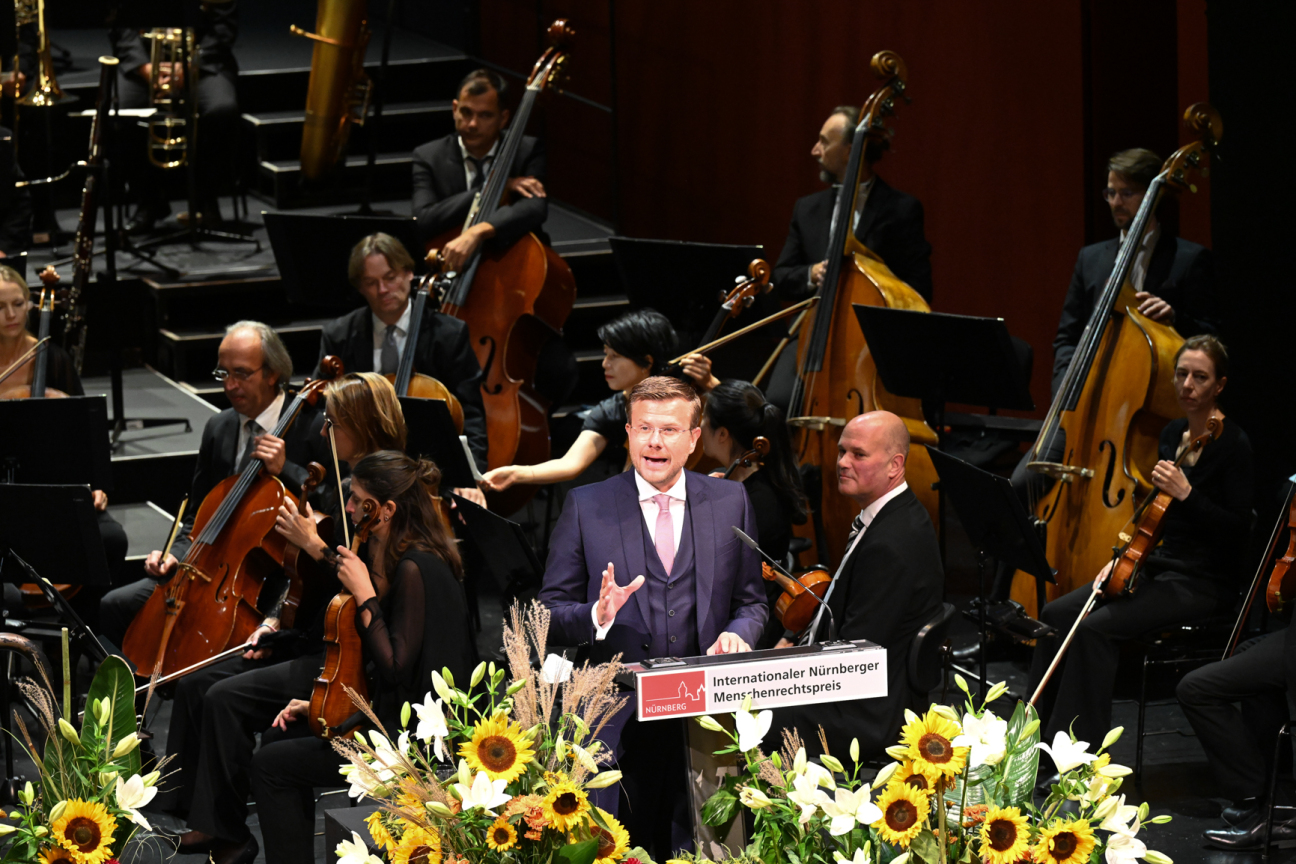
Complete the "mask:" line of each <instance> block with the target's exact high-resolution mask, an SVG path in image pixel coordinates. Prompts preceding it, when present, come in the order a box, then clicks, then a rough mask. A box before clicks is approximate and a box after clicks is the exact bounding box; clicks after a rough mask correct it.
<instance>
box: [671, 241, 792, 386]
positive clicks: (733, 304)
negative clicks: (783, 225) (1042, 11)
mask: <svg viewBox="0 0 1296 864" xmlns="http://www.w3.org/2000/svg"><path fill="white" fill-rule="evenodd" d="M772 272H773V270H772V269H771V268H770V265H769V264H768V263H766V262H765V261H763V260H761V259H760V258H756V259H755V260H753V261H752V262H751V263H750V264H748V265H747V276H746V278H744V277H742V276H739V277H738V278H737V280H735V281H736V282H737V284H736V285H735V286H734V287H733V288H732V289H731V290H729V291H721V292H720V297H719V300H720V308H719V309H717V310H716V314H715V317H714V318H712V319H711V324H710V325H709V326H708V327H707V329H706V332H705V333H703V334H702V339H701V340H700V341H699V342H698V347H696V348H694V349H693V350H692V351H689V352H687V353H685V354H681V355H680V356H678V357H676V358H675V359H674V360H672V361H671V362H670V365H669V366H667V367H666V371H664V372H663V373H662V374H663V375H674V376H675V377H677V378H678V377H680V375H681V369H680V363H681V362H683V360H684V358H685V357H687V356H689V354H705V353H706V352H707V351H708V350H710V349H712V348H717V347H719V345H721V344H724V343H716V341H715V339H716V337H717V336H719V335H720V331H721V330H723V329H724V326H725V324H726V323H728V321H729V319H731V318H737V317H738V316H739V315H741V314H742V312H743V310H744V309H749V308H751V305H752V304H753V303H755V302H756V297H757V296H758V295H760V294H764V293H766V292H768V291H769V290H770V273H772Z"/></svg>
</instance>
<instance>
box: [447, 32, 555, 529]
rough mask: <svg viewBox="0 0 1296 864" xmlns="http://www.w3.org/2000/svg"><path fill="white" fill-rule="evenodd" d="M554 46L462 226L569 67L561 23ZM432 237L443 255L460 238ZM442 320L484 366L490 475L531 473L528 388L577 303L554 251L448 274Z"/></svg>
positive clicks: (541, 449)
mask: <svg viewBox="0 0 1296 864" xmlns="http://www.w3.org/2000/svg"><path fill="white" fill-rule="evenodd" d="M548 36H549V41H550V43H551V44H550V47H549V48H547V49H546V50H545V52H544V53H543V54H542V55H541V56H540V59H539V60H537V61H536V63H535V66H534V67H533V68H532V70H531V74H530V75H529V76H528V78H527V83H526V91H525V92H524V93H523V95H522V100H521V104H519V105H518V108H517V110H516V111H515V112H514V114H513V119H512V120H511V121H510V125H509V130H510V131H509V134H507V135H505V136H504V138H503V140H502V141H501V142H500V145H499V152H498V153H497V155H496V157H495V159H494V160H492V162H491V168H490V171H489V174H488V176H487V178H486V181H485V183H484V185H483V188H482V191H481V192H480V193H479V194H478V197H477V200H476V201H475V202H474V204H473V207H472V209H471V210H470V211H469V214H468V218H467V220H466V222H465V225H464V227H465V228H468V227H472V226H474V225H477V224H480V223H482V222H489V221H490V218H491V216H493V215H494V213H495V212H496V210H497V209H498V208H499V207H500V206H501V205H502V204H503V203H504V196H505V195H506V194H507V191H508V190H507V184H508V179H509V176H508V175H509V171H510V169H511V168H512V166H513V164H514V162H515V161H516V158H517V153H518V148H519V147H520V146H521V144H522V134H523V130H524V129H525V128H526V125H527V121H528V119H529V118H530V116H531V111H532V108H534V106H535V102H536V99H537V98H538V97H539V96H540V94H541V93H542V92H543V91H544V90H545V89H547V88H551V87H554V86H556V85H557V83H558V80H559V78H560V76H561V75H562V73H563V69H564V67H565V66H566V63H567V58H568V52H567V46H568V45H569V44H570V42H571V40H572V38H573V37H574V36H575V31H574V30H573V29H572V28H571V27H570V26H569V25H568V23H567V21H566V20H564V19H558V20H557V21H555V22H554V23H553V24H552V25H551V26H550V27H549V31H548ZM458 234H459V232H449V233H447V234H444V235H442V236H440V237H436V238H434V239H433V240H432V241H431V242H430V243H429V244H428V245H429V247H430V248H431V247H440V246H443V245H445V243H448V242H449V241H450V240H452V239H454V238H455V237H456V236H458ZM439 284H440V285H441V287H442V289H443V290H442V300H441V311H442V312H443V313H445V314H447V315H451V316H453V317H455V318H459V319H460V320H462V321H463V322H464V323H465V324H467V325H468V333H469V336H470V337H471V339H472V345H473V351H474V352H476V354H477V360H478V362H479V363H480V364H481V367H482V401H483V403H484V405H485V409H486V418H487V423H486V431H487V435H488V437H489V459H488V467H490V468H498V467H500V466H501V465H535V464H536V463H539V462H543V461H545V460H546V459H548V458H549V419H548V404H547V403H546V401H545V399H544V398H543V397H542V396H540V394H539V393H537V392H536V391H535V389H534V387H533V384H534V382H535V374H536V366H537V363H538V361H539V356H540V350H541V349H542V348H543V347H544V345H545V344H546V343H548V341H549V340H550V339H552V338H553V337H554V336H556V335H559V334H561V333H562V328H563V324H564V323H565V322H566V320H567V316H568V315H569V314H570V313H571V309H572V304H573V303H574V302H575V300H576V282H575V280H574V279H573V278H572V273H571V268H569V267H568V266H567V264H566V262H564V261H563V260H562V258H560V257H559V256H558V254H557V253H556V252H554V251H553V249H550V248H549V247H547V246H545V245H544V244H543V243H541V242H540V240H539V239H538V238H536V236H535V235H534V234H528V235H527V236H525V237H523V238H522V239H520V240H518V241H517V242H516V243H514V244H513V245H512V246H511V247H509V248H508V249H505V250H502V251H500V250H493V251H489V252H483V251H482V250H478V251H477V252H476V253H475V254H474V255H473V257H472V259H471V260H470V261H469V262H468V263H467V264H466V265H465V266H464V268H463V272H459V273H446V274H443V278H442V279H441V280H440V282H439ZM535 491H536V487H535V486H533V485H530V484H523V483H519V484H516V485H514V486H512V487H510V488H509V489H508V490H506V491H504V492H490V491H488V492H487V493H486V497H487V499H488V500H489V501H490V503H491V509H494V510H498V511H500V512H504V513H512V512H516V511H517V510H518V509H520V508H521V507H522V506H523V505H524V504H526V502H527V501H529V500H530V499H531V497H532V496H533V495H534V494H535Z"/></svg>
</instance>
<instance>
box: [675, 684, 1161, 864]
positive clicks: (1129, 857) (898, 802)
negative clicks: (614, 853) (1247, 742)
mask: <svg viewBox="0 0 1296 864" xmlns="http://www.w3.org/2000/svg"><path fill="white" fill-rule="evenodd" d="M956 682H957V683H958V685H959V687H960V689H962V690H963V692H964V693H965V694H966V696H967V700H966V704H965V711H964V713H963V716H962V717H961V718H960V716H959V714H958V712H956V711H955V710H954V709H953V708H951V707H949V706H946V705H936V704H934V705H932V706H931V708H930V709H929V710H928V711H927V712H926V713H925V714H923V715H921V716H919V715H917V714H915V713H913V712H912V711H906V712H905V720H906V722H905V725H904V728H903V730H902V732H901V742H900V743H899V744H897V745H896V746H894V747H891V748H888V750H887V754H888V755H889V756H891V757H892V758H893V759H895V760H896V761H894V762H891V763H890V764H888V765H886V766H885V767H883V768H882V770H881V771H879V772H878V774H877V775H876V777H874V778H873V780H872V781H871V782H869V783H865V782H863V781H861V780H860V767H861V766H860V763H859V743H858V741H853V742H852V743H851V753H850V757H851V761H852V763H853V766H852V768H851V769H850V770H847V769H846V766H845V765H844V764H843V763H842V762H841V761H840V760H839V759H837V758H835V757H834V756H833V755H831V754H828V753H827V752H826V749H827V748H826V746H825V747H824V749H825V754H824V755H823V756H822V757H820V762H821V763H822V764H821V765H816V764H814V763H812V762H810V761H808V760H807V758H806V751H805V748H804V746H803V745H802V743H801V741H800V738H799V736H798V734H797V733H796V732H795V731H790V730H787V729H785V730H783V748H782V751H781V752H780V753H774V754H771V755H770V756H768V757H767V756H765V755H764V754H763V753H762V752H761V751H760V749H759V745H760V741H761V739H762V738H763V737H764V735H765V733H766V732H768V731H769V726H770V723H771V721H772V719H773V715H772V712H769V711H762V712H760V713H759V714H752V713H751V711H750V702H748V703H746V704H744V705H743V707H742V709H740V710H739V712H738V713H737V714H736V715H734V719H735V726H736V731H735V732H733V733H726V734H729V735H730V737H731V738H732V739H733V741H734V743H733V745H731V746H730V747H728V748H726V749H725V750H722V751H719V752H721V753H727V752H737V753H740V754H741V755H742V760H743V763H742V765H740V769H739V773H738V775H737V776H735V777H733V778H731V782H729V783H727V784H726V786H724V787H722V788H721V789H720V790H718V791H717V792H716V794H715V795H714V796H712V798H711V800H710V801H708V803H707V806H706V808H705V810H704V811H703V818H704V819H705V820H706V821H707V824H710V825H716V826H724V825H727V824H728V820H731V819H732V818H734V816H735V815H736V805H738V804H741V805H742V806H744V807H746V808H748V809H750V810H752V811H753V813H754V814H755V815H754V818H755V832H754V836H753V839H752V845H751V847H750V848H749V849H748V850H747V854H748V855H755V856H756V857H758V858H759V859H760V860H762V861H765V862H771V864H772V862H785V861H786V862H790V864H830V862H833V861H837V862H851V864H873V862H877V864H906V862H908V864H917V862H925V864H937V862H940V864H946V862H960V864H964V862H967V864H971V862H987V864H1017V862H1038V864H1082V862H1091V861H1092V862H1096V861H1099V860H1102V859H1104V858H1105V860H1106V861H1107V864H1118V862H1133V861H1136V860H1139V859H1142V860H1144V861H1146V862H1148V864H1171V861H1170V859H1169V858H1168V857H1167V856H1165V855H1162V854H1161V853H1159V852H1155V851H1152V850H1149V849H1148V848H1147V847H1146V845H1145V844H1144V843H1143V841H1142V840H1140V839H1139V838H1138V836H1137V835H1138V833H1139V830H1140V829H1141V827H1142V825H1143V824H1144V823H1145V822H1152V823H1158V824H1159V823H1164V822H1169V821H1170V817H1169V816H1156V817H1154V818H1152V819H1149V818H1148V815H1149V810H1148V806H1147V804H1141V805H1139V806H1137V807H1136V806H1133V805H1128V804H1126V803H1125V796H1124V795H1120V796H1119V797H1118V796H1117V792H1118V790H1119V789H1120V786H1121V783H1122V778H1124V777H1125V776H1126V775H1128V774H1129V773H1130V769H1128V768H1126V767H1125V766H1123V765H1117V764H1115V763H1113V762H1112V761H1111V756H1110V754H1109V753H1108V752H1107V750H1108V749H1109V748H1110V747H1111V746H1112V745H1113V744H1115V743H1116V741H1117V740H1118V739H1119V738H1120V734H1121V731H1122V729H1121V728H1120V727H1117V728H1116V729H1113V730H1112V731H1111V732H1110V733H1108V735H1107V737H1106V739H1105V740H1104V741H1103V742H1102V746H1100V747H1099V748H1098V750H1097V751H1096V752H1094V753H1090V752H1088V747H1089V744H1088V742H1086V741H1077V740H1075V738H1074V737H1073V736H1071V735H1068V734H1067V733H1059V734H1058V735H1057V737H1056V738H1055V740H1054V741H1053V743H1052V745H1049V744H1042V743H1040V741H1039V727H1040V723H1039V720H1038V718H1037V717H1036V716H1035V711H1034V709H1033V708H1032V707H1030V706H1029V705H1026V704H1024V703H1018V705H1017V707H1016V710H1014V712H1013V715H1012V717H1011V718H1010V719H1008V720H1004V719H1002V718H999V717H997V716H995V714H994V713H993V712H991V711H990V710H989V709H988V708H987V707H986V705H988V704H989V703H991V702H993V701H994V700H995V699H998V698H999V697H1000V696H1002V695H1003V694H1004V693H1005V692H1007V689H1008V688H1007V686H1006V685H1004V684H1002V683H1000V684H997V685H995V686H994V687H992V688H991V689H990V692H989V693H987V694H986V699H985V701H984V702H983V703H982V704H981V705H980V706H978V705H977V704H976V703H975V701H974V700H973V698H972V696H971V694H970V693H969V692H968V688H967V684H966V682H965V681H964V680H963V678H962V677H961V676H956ZM699 722H700V723H702V725H704V726H706V727H707V728H709V729H713V730H716V731H724V729H723V727H722V726H721V725H720V724H719V723H718V722H717V721H715V720H714V719H713V718H710V717H703V718H699ZM1041 750H1042V751H1044V752H1046V753H1048V754H1049V756H1050V757H1051V758H1052V759H1053V761H1054V763H1055V764H1056V765H1057V769H1058V772H1059V774H1060V775H1061V779H1060V781H1059V782H1058V783H1056V784H1054V785H1053V786H1052V788H1051V789H1050V790H1049V794H1048V795H1047V797H1046V798H1045V800H1044V802H1043V803H1042V804H1041V805H1039V806H1036V805H1035V803H1034V802H1033V800H1032V794H1033V791H1034V785H1035V775H1036V767H1037V763H1038V759H1039V752H1040V751H1041ZM874 792H876V793H877V795H876V798H875V797H874V796H873V793H874Z"/></svg>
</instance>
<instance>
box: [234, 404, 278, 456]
mask: <svg viewBox="0 0 1296 864" xmlns="http://www.w3.org/2000/svg"><path fill="white" fill-rule="evenodd" d="M283 403H284V394H283V391H282V390H280V391H279V395H278V396H275V398H274V401H273V402H271V403H270V405H269V407H267V408H266V409H265V410H264V411H262V412H261V413H260V414H259V415H257V417H255V418H254V419H255V420H256V422H257V425H259V426H260V427H261V429H262V432H260V433H259V434H262V435H265V434H268V433H270V432H273V431H274V428H275V426H276V425H277V424H278V423H279V412H281V411H283ZM247 421H248V418H247V417H244V416H243V415H242V414H240V415H239V433H238V449H237V450H235V451H234V460H235V461H234V467H235V468H237V467H238V463H239V462H240V461H242V459H243V451H244V450H246V449H247V443H248V439H249V438H250V437H251V436H250V435H249V434H248V422H247Z"/></svg>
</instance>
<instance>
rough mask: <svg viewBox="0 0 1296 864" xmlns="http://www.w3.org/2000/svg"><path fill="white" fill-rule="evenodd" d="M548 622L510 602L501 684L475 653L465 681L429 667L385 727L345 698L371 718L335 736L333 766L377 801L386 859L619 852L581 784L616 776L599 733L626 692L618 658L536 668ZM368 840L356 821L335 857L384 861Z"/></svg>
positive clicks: (553, 857)
mask: <svg viewBox="0 0 1296 864" xmlns="http://www.w3.org/2000/svg"><path fill="white" fill-rule="evenodd" d="M548 632H549V612H548V610H546V609H545V608H544V607H543V606H541V605H540V604H538V603H533V604H532V605H531V607H530V608H529V609H528V610H527V611H526V613H525V614H523V612H522V610H521V609H520V608H519V607H518V606H517V605H514V607H513V609H512V610H511V612H510V618H509V622H508V623H507V624H506V626H505V628H504V646H505V651H506V654H507V657H508V665H509V670H508V673H507V674H508V675H509V677H511V683H508V684H507V685H505V677H506V672H505V670H504V669H502V668H496V666H495V664H494V663H482V664H480V665H478V666H477V668H476V669H475V670H474V671H473V673H472V676H471V679H470V680H469V681H468V682H467V683H468V686H467V688H466V689H458V688H457V687H456V686H455V681H454V678H453V676H452V675H451V674H450V672H449V670H444V671H442V672H441V673H440V674H437V673H433V675H432V689H433V692H432V693H428V694H426V695H425V696H424V698H423V702H422V703H421V704H417V705H413V706H411V705H410V704H409V703H406V704H405V706H404V708H403V710H402V712H401V718H400V720H401V729H400V731H399V733H398V734H397V735H396V736H394V739H393V736H392V735H391V734H390V733H389V732H388V731H387V730H386V729H384V728H383V726H382V724H381V723H380V722H379V720H378V718H377V717H375V716H374V715H373V714H372V712H371V711H370V710H369V708H368V706H367V704H365V703H364V702H363V700H360V699H356V704H357V705H358V706H359V707H360V708H361V710H363V711H365V712H366V713H367V714H368V716H369V719H370V721H371V722H372V723H373V725H374V727H375V728H374V729H373V730H372V731H370V733H369V735H368V737H366V736H364V735H362V734H360V733H357V734H356V736H355V738H354V739H345V740H341V741H336V742H335V743H334V746H335V747H336V748H337V749H338V751H339V752H341V753H342V754H343V755H345V756H346V757H347V759H348V764H347V765H344V766H343V767H342V769H341V770H342V773H343V775H344V776H346V778H347V780H348V781H349V782H350V784H351V789H350V794H351V795H352V796H353V797H368V798H372V799H374V800H376V801H378V802H380V804H381V807H380V809H379V810H377V811H375V812H374V814H373V815H371V816H370V817H369V820H368V826H369V834H370V837H372V839H373V841H374V843H375V844H376V845H377V846H379V847H381V848H382V849H383V851H384V852H385V854H386V855H387V856H388V857H389V858H390V860H391V861H392V862H395V864H410V862H417V864H441V862H444V864H466V862H469V861H471V862H473V864H482V862H501V864H502V862H546V864H547V862H553V864H559V862H566V864H592V862H595V861H600V862H614V861H620V860H622V859H624V858H625V857H626V855H627V853H628V852H629V851H630V849H629V845H630V838H629V835H628V834H627V832H626V830H625V828H624V827H622V826H621V824H620V823H619V822H618V821H617V820H616V819H615V818H614V817H613V816H611V815H610V814H608V813H607V812H605V811H603V810H601V809H599V808H597V807H595V806H593V805H592V804H591V802H590V800H589V794H588V793H589V791H590V790H592V789H601V788H604V787H607V786H611V785H612V784H613V783H616V782H617V781H618V780H620V779H621V773H620V772H619V771H612V770H607V769H606V768H604V767H603V766H604V765H605V764H606V763H608V762H610V761H611V760H612V754H611V753H609V752H607V751H606V750H605V749H604V748H603V746H602V743H601V742H599V741H598V740H596V738H597V736H598V733H599V732H600V731H601V730H602V728H603V726H604V725H605V724H606V723H607V721H608V720H609V719H611V717H612V715H613V714H615V713H616V712H617V711H618V710H619V709H620V708H621V706H622V705H623V703H624V702H625V697H622V696H618V695H617V688H616V683H615V680H614V679H615V677H616V674H617V672H618V670H619V668H620V664H619V663H618V662H616V661H615V660H614V661H613V662H611V663H605V664H601V665H599V666H593V667H591V666H589V665H588V664H586V665H585V666H583V667H581V668H579V669H572V668H571V666H570V664H567V663H565V661H563V660H562V658H560V657H556V656H551V657H548V658H547V660H546V663H545V667H544V671H542V672H541V674H539V675H534V674H532V670H531V663H530V659H531V656H532V655H531V652H532V649H534V650H535V651H536V652H537V655H538V656H540V657H545V656H546V654H545V640H546V638H547V634H548ZM434 694H435V697H436V698H435V699H434V698H433V696H434ZM411 722H413V723H414V725H413V728H411V727H410V724H411ZM393 740H394V743H393ZM456 757H457V758H458V763H457V765H456V764H455V762H454V760H455V758H456ZM367 845H368V844H367V843H366V842H365V840H364V838H362V837H361V836H360V835H359V834H355V833H353V834H352V837H351V840H349V841H344V842H343V843H341V844H340V845H339V846H338V848H337V850H336V851H337V854H338V858H339V861H340V862H341V864H375V862H377V864H381V859H378V858H377V857H376V856H373V855H371V854H370V853H369V850H368V848H367Z"/></svg>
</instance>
